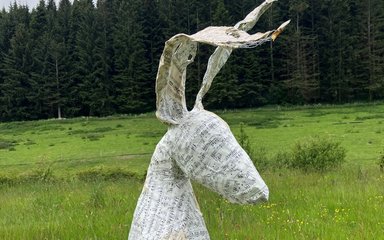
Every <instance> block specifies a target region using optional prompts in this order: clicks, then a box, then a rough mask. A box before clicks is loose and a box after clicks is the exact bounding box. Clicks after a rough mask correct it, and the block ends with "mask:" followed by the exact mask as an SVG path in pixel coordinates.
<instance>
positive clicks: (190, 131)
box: [128, 0, 288, 240]
mask: <svg viewBox="0 0 384 240" xmlns="http://www.w3.org/2000/svg"><path fill="white" fill-rule="evenodd" d="M274 1H275V0H266V1H265V2H263V3H262V4H261V5H260V6H258V7H257V8H255V9H254V10H253V11H252V12H251V13H249V14H248V15H247V16H246V18H245V19H244V20H242V21H240V22H238V23H237V24H236V25H235V26H234V27H208V28H206V29H204V30H202V31H200V32H197V33H196V34H194V35H186V34H178V35H175V36H174V37H172V38H171V39H169V40H168V41H167V42H166V43H165V47H164V51H163V54H162V56H161V59H160V64H159V69H158V74H157V79H156V94H157V103H156V104H157V111H156V116H157V118H158V119H159V120H160V121H161V122H163V123H165V124H167V125H168V131H167V132H166V134H165V135H164V137H163V138H162V139H161V140H160V142H159V143H158V144H157V146H156V149H155V152H154V154H153V156H152V159H151V163H150V166H149V168H148V172H147V177H146V180H145V183H144V187H143V190H142V193H141V195H140V197H139V200H138V203H137V206H136V210H135V212H134V216H133V221H132V224H131V229H130V232H129V236H128V239H129V240H170V239H180V240H181V239H188V240H200V239H201V240H206V239H210V238H209V234H208V231H207V228H206V226H205V223H204V219H203V216H202V214H201V212H200V210H199V205H198V203H197V201H196V198H195V195H194V193H193V189H192V186H191V181H190V180H191V179H192V180H194V181H196V182H199V183H201V184H202V185H204V186H206V187H208V188H209V189H212V190H213V191H215V192H218V193H219V194H220V195H222V196H223V197H225V198H226V199H228V200H229V201H231V202H233V203H240V204H246V203H250V204H251V203H257V202H260V201H266V200H268V194H269V191H268V187H267V185H266V184H265V183H264V181H263V179H262V178H261V177H260V175H259V173H258V171H257V170H256V168H255V166H254V165H253V163H252V161H251V159H250V157H249V156H248V155H247V153H246V152H245V151H244V150H243V149H242V148H241V146H240V145H239V144H238V142H237V141H236V139H235V137H234V136H233V134H232V132H231V130H230V128H229V126H228V125H227V123H226V122H224V121H223V120H222V119H221V118H220V117H218V116H217V115H215V114H214V113H212V112H209V111H206V110H204V107H203V104H202V99H203V97H204V95H205V93H206V92H207V91H208V89H209V88H210V86H211V83H212V80H213V78H214V77H215V76H216V74H217V73H218V72H219V70H220V68H221V67H222V66H223V65H224V64H225V62H226V61H227V59H228V58H229V56H230V54H231V52H232V50H233V49H235V48H249V47H255V46H258V45H260V44H261V43H264V42H267V41H271V40H274V39H275V38H276V37H277V35H278V34H279V33H280V32H281V31H282V30H283V29H284V27H285V26H286V25H287V24H288V22H285V23H283V24H282V25H281V26H280V27H279V28H278V29H277V30H274V31H268V32H266V33H256V34H254V35H249V34H247V33H246V31H248V30H249V29H251V28H252V27H253V26H254V25H255V23H256V22H257V20H258V19H259V17H260V16H261V15H262V14H263V13H264V12H265V11H266V10H267V9H268V8H269V7H270V6H271V4H272V2H274ZM198 43H206V44H211V45H214V46H217V48H216V50H215V52H214V53H213V54H212V55H211V57H210V59H209V61H208V67H207V70H206V73H205V75H204V78H203V82H202V86H201V89H200V91H199V93H198V94H197V97H196V102H195V106H194V108H193V109H192V110H191V111H188V109H187V107H186V103H185V91H184V90H185V80H186V69H187V66H188V65H189V64H190V63H192V62H193V59H194V57H195V54H196V49H197V44H198Z"/></svg>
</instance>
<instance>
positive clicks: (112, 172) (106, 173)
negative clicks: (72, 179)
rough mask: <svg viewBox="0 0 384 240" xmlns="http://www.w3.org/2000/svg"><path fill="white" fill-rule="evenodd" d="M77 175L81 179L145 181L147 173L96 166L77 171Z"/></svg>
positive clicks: (87, 180) (88, 180)
mask: <svg viewBox="0 0 384 240" xmlns="http://www.w3.org/2000/svg"><path fill="white" fill-rule="evenodd" d="M77 177H78V179H79V180H81V181H85V182H90V181H91V182H92V181H100V180H104V181H117V180H119V179H134V180H138V181H143V180H144V179H145V175H141V174H138V173H134V172H129V171H126V170H123V169H120V168H107V167H103V166H98V167H95V168H90V169H86V170H83V171H80V172H78V173H77Z"/></svg>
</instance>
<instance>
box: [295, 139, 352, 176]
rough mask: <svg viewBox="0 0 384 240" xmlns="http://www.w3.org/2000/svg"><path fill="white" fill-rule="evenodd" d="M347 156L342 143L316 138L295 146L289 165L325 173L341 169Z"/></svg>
mask: <svg viewBox="0 0 384 240" xmlns="http://www.w3.org/2000/svg"><path fill="white" fill-rule="evenodd" d="M345 155H346V152H345V149H344V148H343V147H342V146H340V143H338V142H334V141H331V140H329V139H327V138H320V137H315V138H310V139H306V140H303V141H302V142H298V143H296V144H295V146H294V147H293V149H292V154H291V159H290V164H289V165H290V167H292V168H297V169H302V170H304V171H309V170H315V171H320V172H324V171H326V170H330V169H334V168H337V167H339V166H340V165H341V164H342V163H343V162H344V161H345Z"/></svg>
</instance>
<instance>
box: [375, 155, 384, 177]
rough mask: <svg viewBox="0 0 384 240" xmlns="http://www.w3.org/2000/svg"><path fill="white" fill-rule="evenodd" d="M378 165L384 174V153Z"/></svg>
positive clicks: (380, 156)
mask: <svg viewBox="0 0 384 240" xmlns="http://www.w3.org/2000/svg"><path fill="white" fill-rule="evenodd" d="M377 164H378V165H379V167H380V171H381V172H384V151H383V152H381V153H380V155H379V160H378V161H377Z"/></svg>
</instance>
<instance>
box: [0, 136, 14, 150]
mask: <svg viewBox="0 0 384 240" xmlns="http://www.w3.org/2000/svg"><path fill="white" fill-rule="evenodd" d="M16 145H17V141H15V140H8V139H2V138H0V150H1V149H13V148H14V146H16Z"/></svg>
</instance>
